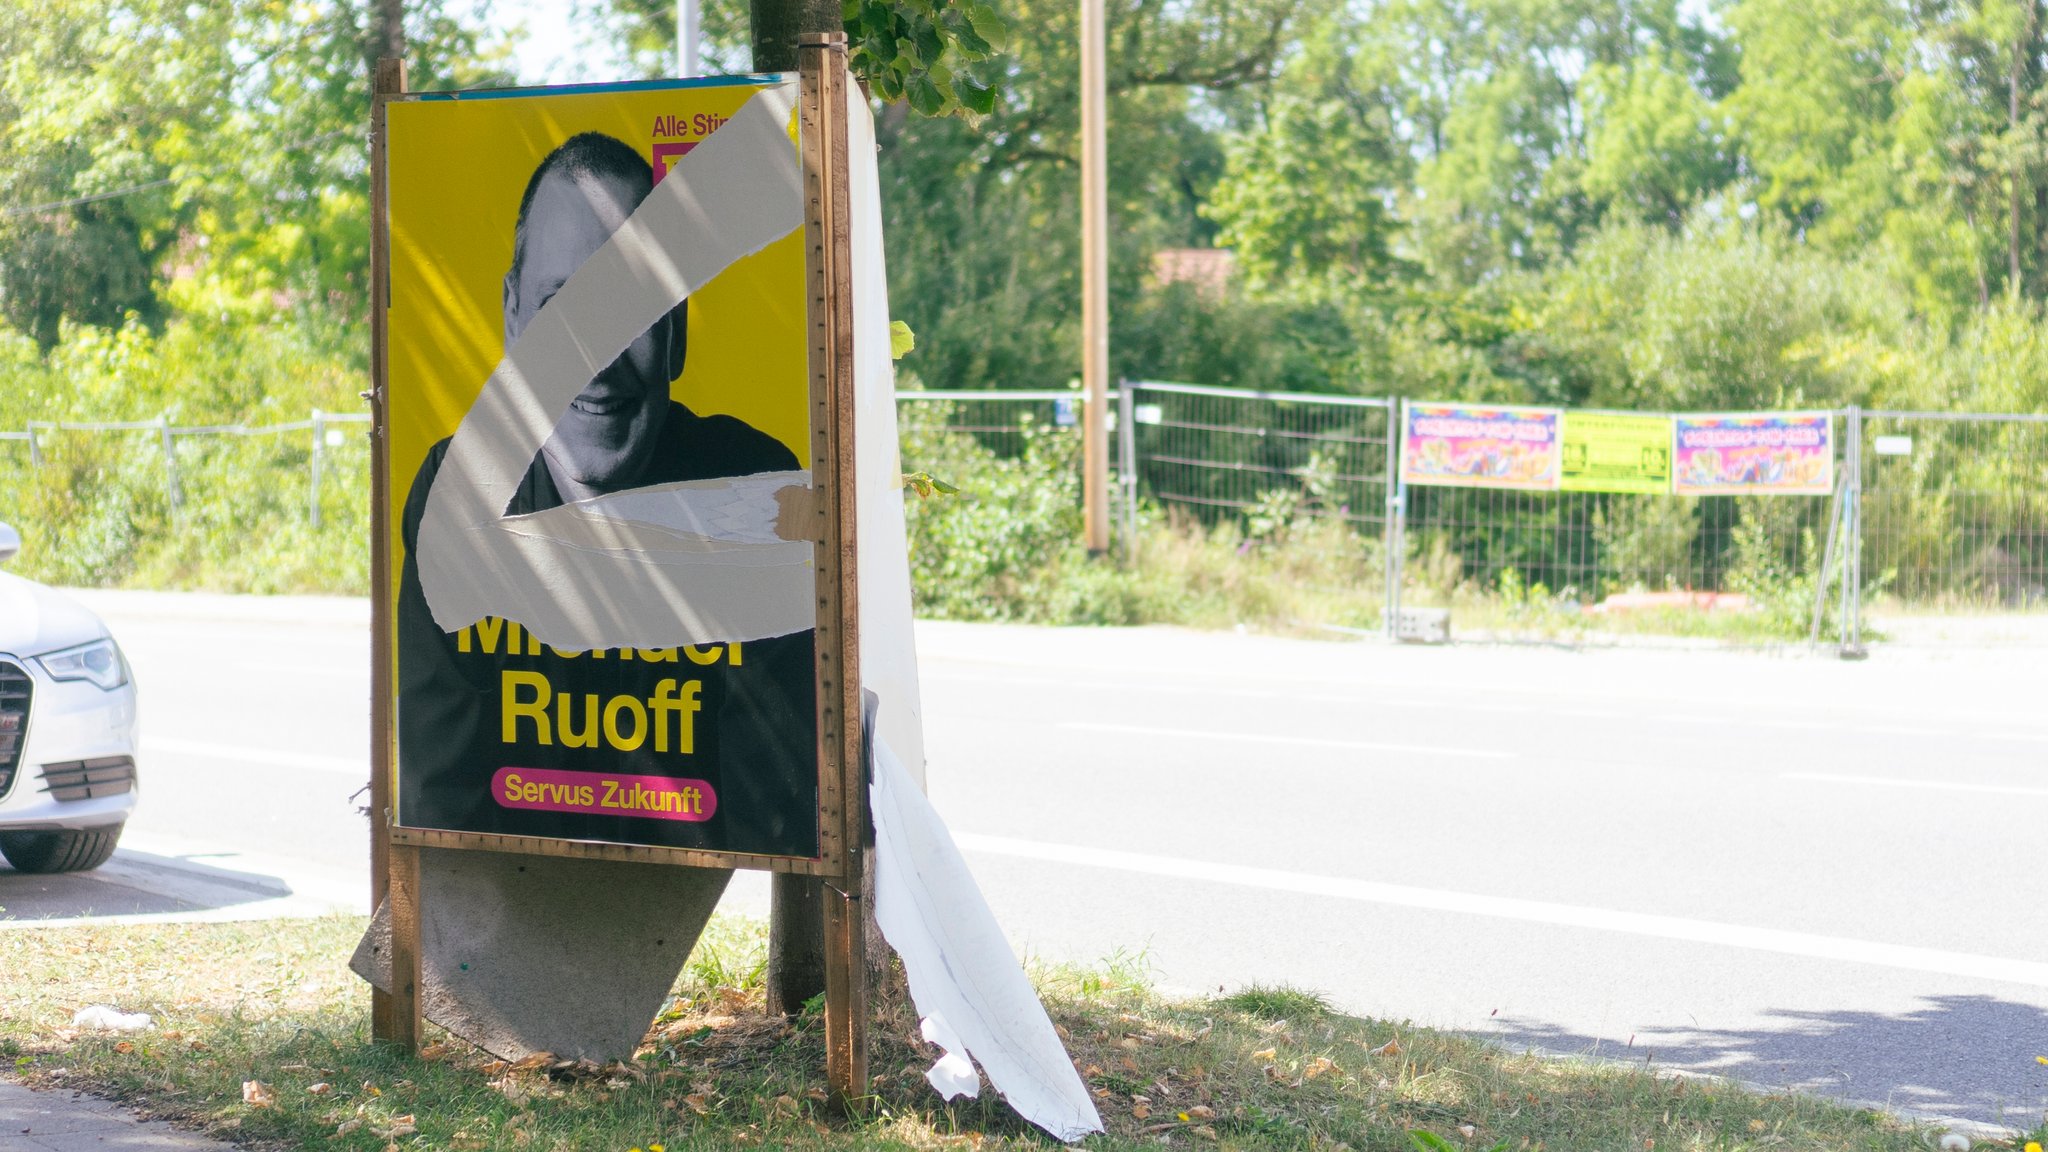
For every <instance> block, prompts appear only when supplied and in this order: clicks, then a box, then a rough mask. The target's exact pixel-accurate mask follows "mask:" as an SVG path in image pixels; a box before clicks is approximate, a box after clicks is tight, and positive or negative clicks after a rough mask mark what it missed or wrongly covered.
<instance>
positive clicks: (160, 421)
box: [156, 415, 185, 522]
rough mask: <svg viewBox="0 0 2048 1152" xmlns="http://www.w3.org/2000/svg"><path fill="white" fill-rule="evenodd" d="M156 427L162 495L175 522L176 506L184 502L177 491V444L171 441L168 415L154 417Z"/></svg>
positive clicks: (176, 516)
mask: <svg viewBox="0 0 2048 1152" xmlns="http://www.w3.org/2000/svg"><path fill="white" fill-rule="evenodd" d="M156 429H157V434H158V435H160V436H161V437H163V441H162V442H163V450H164V495H165V496H166V497H167V498H168V499H169V500H170V502H171V519H172V521H173V522H175V521H176V520H177V518H178V507H179V505H181V504H183V503H184V502H185V499H184V495H183V494H182V493H180V492H179V491H178V449H177V445H175V444H173V443H172V442H171V418H170V416H169V415H163V416H158V417H157V418H156Z"/></svg>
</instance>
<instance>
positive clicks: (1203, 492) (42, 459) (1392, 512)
mask: <svg viewBox="0 0 2048 1152" xmlns="http://www.w3.org/2000/svg"><path fill="white" fill-rule="evenodd" d="M1081 399H1082V398H1081V394H1080V393H1079V392H1077V391H1073V390H1036V391H999V392H964V391H918V392H903V393H899V395H898V400H899V412H900V413H901V416H902V434H903V437H904V455H905V461H906V467H909V468H913V469H921V468H925V467H931V468H932V470H933V472H934V474H936V475H940V476H942V477H943V476H946V475H948V473H947V472H946V471H945V469H947V468H949V467H957V468H969V469H971V467H972V466H973V465H972V461H973V460H980V459H989V458H996V459H1005V460H1019V461H1026V462H1028V463H1030V464H1031V465H1033V466H1037V467H1042V468H1045V469H1048V470H1054V471H1064V470H1072V471H1071V472H1069V473H1068V474H1069V475H1078V469H1079V468H1080V466H1081V463H1080V462H1081V456H1082V454H1081V451H1080V448H1081V441H1080V436H1081V432H1080V420H1081ZM1111 400H1112V402H1113V405H1114V406H1113V408H1112V409H1111V413H1112V428H1111V431H1110V439H1111V445H1110V447H1111V451H1110V460H1111V464H1110V467H1111V469H1112V471H1113V475H1114V477H1115V478H1116V481H1117V485H1116V487H1115V489H1114V491H1116V493H1117V508H1116V515H1115V517H1114V522H1115V525H1116V529H1117V535H1118V537H1119V539H1118V541H1117V543H1118V546H1119V549H1120V551H1121V554H1122V555H1123V557H1124V558H1125V561H1126V562H1127V563H1136V564H1144V563H1146V562H1147V561H1146V558H1145V556H1144V554H1143V551H1142V549H1140V548H1139V544H1140V541H1139V539H1138V536H1139V525H1140V520H1141V517H1140V509H1141V507H1142V508H1145V509H1148V510H1150V511H1149V512H1148V513H1147V519H1146V520H1145V522H1146V523H1156V522H1158V521H1161V520H1163V521H1165V522H1167V523H1168V524H1169V525H1178V526H1180V528H1181V529H1182V530H1196V529H1199V530H1202V531H1207V532H1210V533H1219V532H1220V533H1226V534H1227V533H1231V532H1235V533H1238V534H1240V536H1242V537H1243V538H1245V539H1248V540H1253V539H1257V538H1259V537H1260V536H1261V534H1272V533H1274V532H1276V531H1277V529H1276V526H1283V527H1284V526H1285V525H1289V524H1295V525H1299V524H1302V523H1314V524H1320V525H1324V526H1325V527H1328V526H1341V528H1342V529H1343V530H1344V534H1343V535H1342V537H1341V538H1342V539H1343V540H1347V541H1349V542H1350V543H1349V545H1347V547H1350V548H1353V549H1355V558H1356V560H1357V561H1359V562H1358V563H1353V564H1351V565H1349V566H1348V567H1347V568H1345V569H1344V571H1345V572H1346V573H1348V575H1347V576H1346V577H1345V579H1347V580H1352V581H1354V582H1355V586H1352V587H1348V588H1346V589H1343V591H1344V592H1345V593H1346V594H1348V595H1351V596H1353V597H1356V598H1358V599H1359V600H1360V601H1362V602H1368V603H1370V604H1371V605H1373V606H1375V607H1377V609H1378V617H1379V622H1380V627H1381V628H1383V629H1386V630H1388V631H1390V632H1391V631H1392V628H1393V624H1394V621H1395V617H1396V615H1397V610H1398V609H1399V608H1401V607H1403V606H1455V605H1459V604H1465V605H1475V604H1482V603H1498V602H1500V601H1502V600H1507V601H1511V602H1515V603H1523V604H1528V603H1540V604H1544V605H1549V606H1551V607H1552V608H1553V609H1556V610H1572V611H1584V610H1588V609H1593V610H1597V609H1599V608H1600V607H1602V606H1605V605H1608V604H1614V603H1619V602H1622V601H1629V600H1631V599H1632V600H1634V601H1637V602H1652V603H1663V604H1678V605H1682V606H1684V607H1686V608H1694V607H1700V606H1706V605H1711V604H1712V602H1713V601H1715V600H1716V599H1720V598H1729V599H1733V598H1738V597H1739V598H1740V599H1741V601H1742V602H1743V603H1744V605H1745V607H1747V608H1749V609H1750V610H1752V611H1754V610H1757V609H1759V608H1762V609H1764V610H1769V611H1775V612H1778V613H1781V614H1790V615H1796V617H1797V618H1798V620H1799V622H1800V623H1801V624H1802V625H1804V626H1803V627H1802V628H1801V631H1803V632H1806V633H1807V634H1808V635H1809V637H1811V638H1813V639H1818V638H1819V636H1820V635H1821V633H1822V627H1823V622H1824V621H1825V624H1826V632H1827V635H1828V636H1829V637H1830V638H1831V639H1835V640H1838V642H1839V643H1841V644H1842V645H1843V646H1844V647H1845V648H1847V649H1853V648H1856V647H1858V646H1859V645H1860V643H1861V639H1862V634H1863V631H1864V626H1865V622H1866V619H1871V618H1875V619H1878V620H1880V621H1881V622H1883V626H1884V627H1885V628H1886V629H1887V630H1888V631H1889V630H1890V629H1891V627H1892V625H1891V623H1890V622H1891V621H1892V620H1894V619H1901V618H1912V617H1939V618H1945V619H1951V620H1953V619H1957V618H1965V617H1968V618H2006V619H2009V618H2013V617H2018V616H2027V615H2037V616H2039V617H2041V618H2044V619H2048V414H2033V415H2018V414H1960V413H1941V412H1904V411H1878V410H1870V411H1865V410H1860V409H1855V408H1849V409H1843V410H1840V411H1838V412H1836V413H1834V414H1833V421H1834V425H1835V430H1836V431H1835V436H1834V443H1835V445H1836V446H1837V447H1836V452H1837V463H1836V469H1835V474H1836V477H1837V483H1836V485H1835V492H1834V495H1833V497H1832V498H1830V497H1824V496H1813V497H1799V496H1706V497H1687V496H1674V495H1662V494H1659V495H1632V494H1619V493H1605V492H1562V491H1511V490H1500V489H1481V488H1460V487H1434V486H1429V487H1425V486H1419V485H1404V484H1403V483H1402V482H1401V481H1400V478H1399V474H1400V469H1399V444H1398V441H1399V435H1398V432H1399V427H1398V425H1399V421H1400V404H1399V402H1398V401H1397V400H1396V399H1394V398H1391V397H1360V396H1344V395H1322V394H1306V393H1271V392H1255V391H1248V390H1242V389H1229V388H1217V387H1209V386H1204V385H1194V384H1180V383H1169V382H1160V381H1135V382H1128V383H1126V384H1124V385H1123V386H1122V387H1121V388H1119V389H1118V390H1117V391H1116V392H1115V393H1113V394H1112V396H1111ZM367 422H368V416H367V415H365V414H363V413H333V412H320V411H314V412H312V413H311V414H310V415H309V416H308V418H307V419H304V420H295V421H288V422H280V423H275V424H262V425H198V426H184V425H176V424H172V423H171V422H169V421H168V420H165V419H159V420H154V421H128V422H100V423H83V422H55V421H50V422H35V423H32V424H31V425H30V426H29V427H27V428H25V429H23V430H20V431H0V470H14V471H15V474H16V475H17V476H19V475H20V472H19V470H20V469H22V468H37V469H42V468H51V467H55V468H64V467H72V468H74V469H76V468H81V467H83V468H87V469H98V470H101V471H111V470H117V471H120V472H122V473H123V474H125V475H127V476H128V477H129V478H130V480H131V481H133V482H136V483H142V482H144V481H145V479H146V481H147V483H149V484H152V485H158V486H160V487H158V488H157V489H156V491H157V492H158V493H160V496H161V500H162V502H163V506H164V507H165V508H166V509H167V510H168V513H169V515H168V516H167V517H166V518H165V519H166V520H167V521H168V524H169V526H170V528H171V529H172V530H177V529H178V528H179V527H180V526H181V525H182V524H184V523H187V522H188V521H189V520H190V519H192V518H194V516H195V515H196V516H198V517H200V518H205V517H212V518H216V519H217V518H219V517H222V516H229V515H233V514H234V510H235V509H236V508H244V509H246V508H248V507H250V506H254V505H259V504H260V505H262V506H264V507H269V508H276V509H280V510H282V511H285V512H287V513H288V514H289V515H290V516H292V517H293V518H295V519H298V520H301V521H303V522H304V524H305V525H306V526H308V527H310V528H312V529H316V530H317V529H320V528H321V526H322V524H323V520H337V519H339V520H345V521H347V522H348V523H349V524H350V525H351V526H353V525H355V524H359V523H361V522H362V520H363V518H362V516H361V511H362V509H360V508H357V507H356V506H357V505H359V504H361V503H362V501H363V500H364V499H365V497H366V494H367V491H368V484H367V482H366V481H367V472H366V469H367V467H368V453H367V451H366V450H365V442H364V437H362V436H361V435H360V434H358V435H349V434H348V433H347V432H346V426H348V425H363V424H366V423H367ZM963 461H965V462H966V463H962V462H963ZM81 462H82V463H81ZM258 474H261V475H263V476H264V477H265V479H264V480H263V481H262V482H260V483H254V482H252V479H251V478H252V476H254V475H258ZM292 474H297V475H299V476H301V477H302V478H303V483H304V487H303V488H299V487H298V485H297V484H296V483H279V482H278V481H279V479H280V477H281V476H289V475H292ZM20 487H21V485H20V484H19V483H17V484H16V485H15V488H16V490H17V491H19V490H20ZM1076 488H1077V490H1078V485H1076ZM294 489H297V494H296V495H294V494H293V490H294ZM294 501H296V502H297V507H298V509H300V511H292V510H291V505H292V504H293V502H294ZM193 505H203V507H199V508H196V509H195V508H192V507H191V506H193ZM323 509H325V512H323ZM4 515H5V512H4V510H0V516H4ZM1360 572H1364V573H1367V574H1368V576H1367V577H1366V578H1358V577H1357V573H1360ZM1780 631H1781V632H1782V631H1783V629H1781V630H1780ZM2036 634H2038V635H2042V636H2048V630H2037V633H2036Z"/></svg>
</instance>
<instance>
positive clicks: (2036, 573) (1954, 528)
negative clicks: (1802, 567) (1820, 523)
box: [1859, 411, 2048, 643]
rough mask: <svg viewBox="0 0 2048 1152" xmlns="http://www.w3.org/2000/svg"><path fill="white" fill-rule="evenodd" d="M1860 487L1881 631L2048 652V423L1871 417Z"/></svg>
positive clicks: (1866, 565) (2046, 418)
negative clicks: (2028, 645) (2023, 645)
mask: <svg viewBox="0 0 2048 1152" xmlns="http://www.w3.org/2000/svg"><path fill="white" fill-rule="evenodd" d="M1862 479H1863V484H1862V500H1861V505H1860V515H1861V521H1862V523H1861V531H1860V533H1859V534H1860V537H1861V543H1862V546H1861V562H1862V566H1863V575H1864V581H1865V584H1866V586H1867V588H1868V593H1867V595H1868V596H1869V599H1870V603H1869V604H1868V605H1867V611H1868V613H1869V614H1870V616H1871V617H1872V619H1873V623H1874V624H1875V625H1876V626H1877V628H1878V629H1879V631H1880V633H1881V634H1883V635H1885V636H1887V637H1889V638H1891V639H1895V640H1902V641H1908V642H1942V641H1993V640H2002V641H2010V640H2021V639H2023V640H2032V641H2037V642H2044V643H2048V415H2030V416H2021V415H1977V414H1968V413H1942V412H1895V411H1872V412H1866V413H1864V414H1863V433H1862Z"/></svg>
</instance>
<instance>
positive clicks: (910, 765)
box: [847, 78, 1102, 1141]
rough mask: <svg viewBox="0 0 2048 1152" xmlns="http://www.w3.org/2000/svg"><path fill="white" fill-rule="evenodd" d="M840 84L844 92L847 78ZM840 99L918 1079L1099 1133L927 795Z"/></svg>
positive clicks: (872, 244)
mask: <svg viewBox="0 0 2048 1152" xmlns="http://www.w3.org/2000/svg"><path fill="white" fill-rule="evenodd" d="M847 87H848V89H849V90H853V84H852V82H851V78H849V81H848V84H847ZM849 105H850V106H849V108H848V110H847V120H848V125H847V152H848V157H849V162H850V166H851V172H850V176H851V182H852V193H853V202H852V204H851V205H850V207H851V222H852V224H853V290H854V296H853V325H854V341H853V348H854V387H855V390H856V393H857V397H856V403H857V405H858V408H857V410H856V413H855V419H856V421H857V422H858V424H857V428H858V435H857V438H856V451H857V453H858V457H857V460H856V464H855V467H856V470H857V471H856V477H857V481H858V484H859V488H860V499H859V507H860V536H859V539H860V634H861V669H860V671H861V684H862V687H863V688H865V689H866V690H867V691H869V692H872V693H874V694H875V696H876V697H877V698H878V699H879V700H880V702H881V703H880V708H879V710H878V713H877V717H876V726H875V731H874V732H873V733H872V740H871V747H872V749H873V756H874V761H875V762H874V763H873V764H872V765H871V766H870V769H871V771H872V774H873V775H872V779H873V784H872V785H871V787H870V790H869V792H870V804H871V805H872V811H873V813H874V822H875V852H874V855H873V857H872V859H873V862H874V868H875V871H876V875H875V918H876V921H877V923H878V924H879V925H880V927H881V929H882V936H883V938H884V939H885V940H887V941H888V942H889V945H890V947H892V948H894V949H896V952H897V954H898V955H900V956H901V957H902V958H903V968H904V971H905V972H906V973H907V974H908V976H909V979H910V996H911V1000H912V1001H913V1002H914V1003H915V1004H916V1006H917V1010H918V1012H919V1013H920V1014H921V1015H922V1016H923V1017H924V1019H923V1024H922V1031H923V1034H924V1038H925V1039H926V1040H929V1041H931V1042H932V1043H934V1044H937V1045H938V1046H939V1047H940V1048H942V1049H944V1050H945V1055H944V1056H943V1057H941V1058H940V1060H939V1062H938V1063H937V1064H935V1065H933V1066H932V1069H931V1071H930V1072H928V1073H926V1079H928V1080H930V1081H931V1085H932V1087H933V1088H936V1089H937V1090H938V1091H939V1093H940V1095H942V1096H945V1097H946V1098H948V1099H951V1098H953V1097H955V1096H962V1095H966V1096H972V1095H975V1094H976V1093H977V1092H978V1091H979V1090H980V1087H981V1076H980V1073H978V1072H977V1071H976V1070H975V1066H974V1065H975V1062H976V1061H979V1062H980V1064H981V1067H982V1068H983V1069H986V1070H987V1072H988V1076H989V1081H990V1082H991V1083H993V1084H994V1085H995V1086H996V1090H997V1091H998V1092H1001V1093H1002V1094H1003V1097H1004V1099H1006V1100H1008V1101H1009V1102H1010V1106H1011V1107H1013V1108H1015V1109H1016V1110H1017V1113H1018V1115H1020V1116H1023V1117H1024V1118H1025V1119H1026V1120H1029V1121H1030V1122H1032V1123H1033V1124H1036V1125H1038V1126H1039V1127H1040V1128H1043V1129H1045V1130H1046V1131H1047V1132H1050V1133H1051V1134H1053V1135H1054V1136H1056V1137H1058V1138H1059V1139H1061V1140H1068V1141H1072V1140H1079V1139H1080V1138H1081V1137H1083V1136H1086V1135H1088V1134H1089V1133H1091V1132H1100V1131H1102V1118H1101V1117H1100V1116H1099V1115H1098V1114H1097V1113H1096V1111H1095V1103H1094V1101H1093V1100H1091V1099H1090V1098H1089V1096H1088V1090H1087V1088H1086V1087H1085V1086H1084V1085H1083V1084H1082V1083H1081V1077H1080V1075H1079V1074H1078V1073H1076V1072H1075V1071H1074V1065H1073V1062H1072V1061H1071V1060H1070V1059H1069V1058H1068V1056H1067V1052H1066V1049H1065V1047H1063V1046H1062V1045H1061V1043H1060V1038H1059V1033H1057V1032H1055V1031H1054V1030H1053V1026H1052V1021H1051V1020H1050V1019H1049V1018H1048V1017H1047V1016H1046V1014H1045V1007H1044V1005H1042V1004H1040V1003H1039V1000H1038V993H1037V991H1036V990H1035V989H1034V988H1032V986H1031V982H1030V981H1029V980H1028V979H1026V978H1025V976H1024V970H1023V968H1022V967H1021V966H1020V965H1019V964H1018V963H1017V957H1016V955H1015V954H1014V953H1012V952H1011V951H1010V945H1009V942H1008V941H1007V940H1005V939H1004V937H1003V932H1002V928H1001V926H1000V925H998V924H997V923H996V920H995V915H994V914H993V913H992V912H990V911H989V907H988V903H987V902H986V901H984V900H983V899H982V897H981V890H980V889H979V888H978V887H976V886H975V883H974V877H973V875H972V874H971V873H969V872H968V870H967V862H966V861H965V860H964V859H962V858H961V856H960V852H959V849H958V848H956V847H955V846H954V844H953V839H952V837H951V836H950V835H949V834H948V833H947V832H946V827H945V824H944V823H943V822H942V821H941V820H940V819H939V816H938V813H937V812H935V811H933V809H932V806H931V804H930V803H929V802H927V801H926V800H925V797H924V791H923V788H924V718H923V710H922V708H921V706H920V702H919V691H918V676H917V647H916V644H915V637H914V636H913V634H912V630H911V602H910V560H909V558H910V548H909V542H908V538H907V536H906V534H905V530H904V520H903V500H904V497H903V477H902V463H901V459H900V457H899V455H898V448H897V445H898V438H897V435H896V394H895V364H894V362H893V360H892V359H891V357H890V354H889V287H888V279H887V277H886V275H885V274H884V265H883V253H882V204H881V191H880V190H881V182H880V180H879V178H878V175H877V173H876V162H875V135H874V121H873V119H872V117H871V115H870V113H869V110H868V107H867V102H866V101H864V100H855V101H849Z"/></svg>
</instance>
